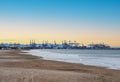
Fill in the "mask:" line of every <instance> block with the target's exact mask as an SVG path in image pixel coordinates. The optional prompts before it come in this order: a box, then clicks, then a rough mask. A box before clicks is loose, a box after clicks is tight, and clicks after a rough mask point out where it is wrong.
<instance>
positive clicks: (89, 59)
mask: <svg viewBox="0 0 120 82" xmlns="http://www.w3.org/2000/svg"><path fill="white" fill-rule="evenodd" d="M25 52H28V53H30V54H32V55H34V56H39V57H42V58H43V59H46V60H55V61H62V62H70V63H80V64H84V65H91V66H98V67H105V68H108V69H117V70H120V50H79V49H35V50H29V51H25Z"/></svg>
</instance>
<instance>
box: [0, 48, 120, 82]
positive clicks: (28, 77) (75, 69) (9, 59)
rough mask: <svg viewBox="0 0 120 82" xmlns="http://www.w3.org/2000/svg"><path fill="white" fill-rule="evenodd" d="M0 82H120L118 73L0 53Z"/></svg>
mask: <svg viewBox="0 0 120 82" xmlns="http://www.w3.org/2000/svg"><path fill="white" fill-rule="evenodd" d="M0 82H120V70H112V69H106V68H102V67H95V66H87V65H82V64H75V63H66V62H58V61H50V60H43V59H42V58H40V57H36V56H32V55H31V54H27V53H23V52H22V51H20V50H0Z"/></svg>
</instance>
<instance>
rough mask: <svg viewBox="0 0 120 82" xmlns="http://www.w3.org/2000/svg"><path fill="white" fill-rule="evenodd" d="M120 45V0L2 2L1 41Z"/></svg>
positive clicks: (28, 0) (22, 0) (19, 0)
mask: <svg viewBox="0 0 120 82" xmlns="http://www.w3.org/2000/svg"><path fill="white" fill-rule="evenodd" d="M29 40H36V41H37V42H42V41H43V40H48V41H49V42H53V41H54V40H56V41H57V42H61V41H63V40H67V41H69V40H71V41H77V42H80V43H83V44H89V43H91V42H94V43H103V42H104V43H106V44H109V45H111V46H120V0H0V42H15V41H17V42H20V43H26V42H27V41H29Z"/></svg>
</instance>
